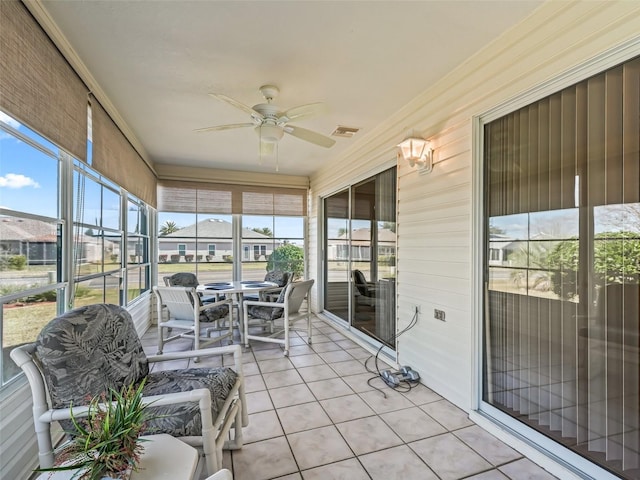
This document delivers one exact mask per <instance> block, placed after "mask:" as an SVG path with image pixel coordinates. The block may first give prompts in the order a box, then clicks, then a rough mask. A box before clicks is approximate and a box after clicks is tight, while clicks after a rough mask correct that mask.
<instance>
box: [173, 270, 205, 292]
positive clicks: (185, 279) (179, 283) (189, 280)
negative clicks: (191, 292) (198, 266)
mask: <svg viewBox="0 0 640 480" xmlns="http://www.w3.org/2000/svg"><path fill="white" fill-rule="evenodd" d="M169 285H170V286H172V287H193V288H196V287H197V286H198V277H196V276H195V275H194V274H193V273H189V272H178V273H174V274H173V275H171V276H170V277H169Z"/></svg>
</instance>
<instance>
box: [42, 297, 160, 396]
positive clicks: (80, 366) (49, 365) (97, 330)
mask: <svg viewBox="0 0 640 480" xmlns="http://www.w3.org/2000/svg"><path fill="white" fill-rule="evenodd" d="M36 360H37V361H38V362H39V363H40V365H41V366H42V369H43V371H44V377H45V381H46V383H47V387H48V390H49V393H50V396H51V402H52V405H53V407H54V408H66V407H68V406H69V405H70V404H73V405H78V404H86V403H88V400H89V399H90V398H91V397H94V396H96V395H100V394H101V393H103V392H106V391H108V389H109V388H113V389H115V390H120V389H121V388H122V387H123V386H124V385H129V384H131V383H137V382H139V381H141V380H142V379H143V378H144V377H146V376H147V374H148V373H149V366H148V362H147V357H146V356H145V354H144V351H143V349H142V345H141V343H140V340H139V338H138V334H137V333H136V331H135V328H134V326H133V322H132V320H131V315H130V314H129V312H127V311H126V310H125V309H124V308H122V307H119V306H117V305H108V304H97V305H87V306H85V307H79V308H76V309H74V310H70V311H69V312H67V313H65V314H63V315H61V316H59V317H57V318H54V319H53V320H52V321H51V322H49V323H48V324H47V325H46V326H45V327H44V328H43V329H42V331H41V332H40V335H38V338H37V340H36Z"/></svg>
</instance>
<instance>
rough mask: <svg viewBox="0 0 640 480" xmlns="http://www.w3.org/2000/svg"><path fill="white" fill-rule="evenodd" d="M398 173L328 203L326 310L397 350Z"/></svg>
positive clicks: (379, 177) (380, 176)
mask: <svg viewBox="0 0 640 480" xmlns="http://www.w3.org/2000/svg"><path fill="white" fill-rule="evenodd" d="M395 219H396V169H395V167H394V168H392V169H389V170H387V171H385V172H382V173H380V174H378V175H376V176H374V177H371V178H369V179H367V180H365V181H363V182H360V183H358V184H355V185H353V186H351V187H350V188H348V189H345V190H343V191H341V192H338V193H336V194H334V195H331V196H329V197H327V198H325V199H324V220H325V229H324V231H325V242H324V247H325V248H324V251H325V272H324V273H325V275H324V278H325V285H324V307H325V310H326V311H327V312H330V313H331V314H333V315H334V316H336V317H338V318H340V319H342V320H344V321H345V322H346V323H348V324H349V325H351V326H353V327H354V328H356V329H358V330H360V331H362V332H364V333H365V334H366V335H368V336H370V337H372V338H374V339H376V340H377V341H379V342H381V343H384V344H386V345H388V346H391V347H393V346H394V336H393V333H394V331H395V317H396V314H395V292H396V289H395V252H396V236H395Z"/></svg>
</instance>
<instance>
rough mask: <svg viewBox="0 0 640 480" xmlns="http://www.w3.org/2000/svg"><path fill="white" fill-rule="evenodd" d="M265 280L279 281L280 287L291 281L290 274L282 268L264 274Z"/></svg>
mask: <svg viewBox="0 0 640 480" xmlns="http://www.w3.org/2000/svg"><path fill="white" fill-rule="evenodd" d="M264 281H265V282H273V283H277V284H278V286H279V287H284V286H285V285H287V284H288V283H289V281H290V274H289V272H283V271H282V270H271V271H270V272H267V274H266V275H265V276H264Z"/></svg>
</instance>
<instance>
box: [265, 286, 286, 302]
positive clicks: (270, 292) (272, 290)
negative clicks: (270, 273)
mask: <svg viewBox="0 0 640 480" xmlns="http://www.w3.org/2000/svg"><path fill="white" fill-rule="evenodd" d="M283 288H284V287H271V288H267V289H265V290H260V294H259V297H260V301H261V302H268V301H270V300H269V298H270V297H271V298H273V297H272V296H273V295H275V294H278V295H280V292H281V291H282V289H283ZM276 299H277V297H276Z"/></svg>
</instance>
